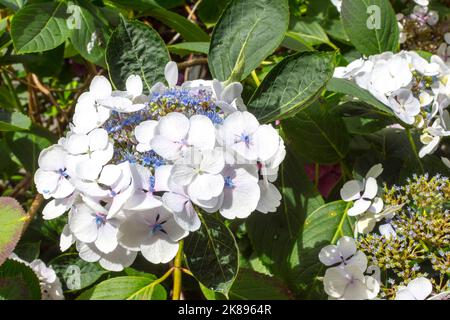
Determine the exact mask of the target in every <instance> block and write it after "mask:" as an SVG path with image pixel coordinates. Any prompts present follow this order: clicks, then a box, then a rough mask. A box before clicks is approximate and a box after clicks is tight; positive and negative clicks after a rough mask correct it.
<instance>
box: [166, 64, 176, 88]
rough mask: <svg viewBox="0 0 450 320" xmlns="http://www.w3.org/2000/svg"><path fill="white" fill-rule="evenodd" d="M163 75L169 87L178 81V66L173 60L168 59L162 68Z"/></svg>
mask: <svg viewBox="0 0 450 320" xmlns="http://www.w3.org/2000/svg"><path fill="white" fill-rule="evenodd" d="M164 76H165V78H166V80H167V84H168V85H169V87H175V86H176V85H177V83H178V66H177V63H176V62H174V61H170V62H169V63H167V64H166V67H165V68H164Z"/></svg>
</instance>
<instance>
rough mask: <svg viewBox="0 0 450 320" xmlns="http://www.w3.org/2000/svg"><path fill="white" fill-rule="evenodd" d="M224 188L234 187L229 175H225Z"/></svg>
mask: <svg viewBox="0 0 450 320" xmlns="http://www.w3.org/2000/svg"><path fill="white" fill-rule="evenodd" d="M225 188H227V189H233V188H234V183H233V179H232V178H231V177H230V176H228V177H225Z"/></svg>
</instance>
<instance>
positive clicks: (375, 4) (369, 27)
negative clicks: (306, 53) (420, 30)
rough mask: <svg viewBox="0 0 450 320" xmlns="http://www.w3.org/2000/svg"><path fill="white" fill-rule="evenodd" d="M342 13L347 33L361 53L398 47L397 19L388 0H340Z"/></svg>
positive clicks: (390, 49) (379, 51)
mask: <svg viewBox="0 0 450 320" xmlns="http://www.w3.org/2000/svg"><path fill="white" fill-rule="evenodd" d="M341 16H342V22H343V25H344V29H345V32H346V34H347V35H348V37H349V38H350V41H351V42H352V44H353V45H354V46H355V47H356V49H358V51H359V52H361V53H362V54H364V55H367V56H369V55H373V54H378V53H383V52H386V51H393V52H396V51H397V50H398V48H399V42H398V40H399V29H398V23H397V18H396V16H395V12H394V9H393V8H392V6H391V4H390V2H389V0H343V2H342V10H341Z"/></svg>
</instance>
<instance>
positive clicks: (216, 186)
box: [187, 173, 225, 200]
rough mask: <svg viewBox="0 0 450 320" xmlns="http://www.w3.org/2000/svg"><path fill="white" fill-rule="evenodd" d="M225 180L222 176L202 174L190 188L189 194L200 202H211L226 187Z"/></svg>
mask: <svg viewBox="0 0 450 320" xmlns="http://www.w3.org/2000/svg"><path fill="white" fill-rule="evenodd" d="M224 183H225V182H224V180H223V177H222V176H221V175H218V174H217V175H214V174H208V173H205V174H200V175H197V176H196V177H195V178H194V180H193V181H192V182H191V184H189V186H188V189H187V190H188V194H189V196H192V197H193V198H196V199H199V200H209V199H211V198H214V197H217V196H219V195H220V194H221V193H222V191H223V187H224Z"/></svg>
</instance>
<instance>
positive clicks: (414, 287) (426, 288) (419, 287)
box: [407, 277, 433, 300]
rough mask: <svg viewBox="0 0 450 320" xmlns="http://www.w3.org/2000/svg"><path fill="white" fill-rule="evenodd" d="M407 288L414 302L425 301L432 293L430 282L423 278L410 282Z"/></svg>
mask: <svg viewBox="0 0 450 320" xmlns="http://www.w3.org/2000/svg"><path fill="white" fill-rule="evenodd" d="M407 288H408V290H409V291H410V292H411V293H412V295H413V296H414V297H415V298H416V300H425V299H426V298H427V297H428V296H429V295H430V294H431V292H432V291H433V286H432V284H431V281H430V280H428V279H427V278H424V277H420V278H416V279H414V280H411V282H410V283H408V286H407Z"/></svg>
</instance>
